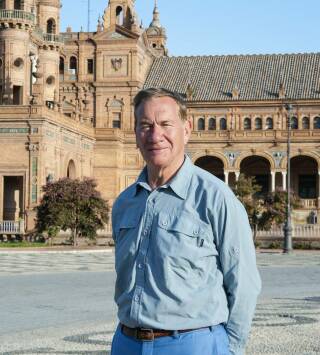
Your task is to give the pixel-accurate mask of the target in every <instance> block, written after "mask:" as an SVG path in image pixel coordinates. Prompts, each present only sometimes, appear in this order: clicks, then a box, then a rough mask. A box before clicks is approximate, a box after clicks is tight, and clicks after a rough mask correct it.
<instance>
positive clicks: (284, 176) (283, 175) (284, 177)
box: [281, 171, 287, 191]
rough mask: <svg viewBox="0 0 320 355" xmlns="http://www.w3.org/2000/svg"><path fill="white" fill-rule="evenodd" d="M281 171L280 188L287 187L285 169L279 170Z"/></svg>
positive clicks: (284, 188)
mask: <svg viewBox="0 0 320 355" xmlns="http://www.w3.org/2000/svg"><path fill="white" fill-rule="evenodd" d="M281 173H282V190H284V191H285V190H286V189H287V172H286V171H281Z"/></svg>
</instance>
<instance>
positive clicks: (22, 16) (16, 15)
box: [0, 10, 36, 23]
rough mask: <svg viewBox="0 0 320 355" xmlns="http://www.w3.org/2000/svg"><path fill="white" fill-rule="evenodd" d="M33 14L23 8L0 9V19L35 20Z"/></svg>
mask: <svg viewBox="0 0 320 355" xmlns="http://www.w3.org/2000/svg"><path fill="white" fill-rule="evenodd" d="M35 19H36V17H35V15H34V14H32V13H31V12H26V11H23V10H0V20H23V21H28V22H33V23H34V22H35Z"/></svg>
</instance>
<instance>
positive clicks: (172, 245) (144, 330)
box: [111, 88, 260, 355]
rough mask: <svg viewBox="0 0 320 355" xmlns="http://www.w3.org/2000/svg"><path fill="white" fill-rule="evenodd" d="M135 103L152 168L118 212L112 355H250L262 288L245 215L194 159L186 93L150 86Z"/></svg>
mask: <svg viewBox="0 0 320 355" xmlns="http://www.w3.org/2000/svg"><path fill="white" fill-rule="evenodd" d="M134 105H135V134H136V142H137V146H138V148H139V149H140V152H141V154H142V156H143V158H144V160H145V162H146V167H145V168H144V169H143V171H142V172H141V174H140V176H139V178H138V180H137V182H136V183H135V184H133V185H131V186H130V187H129V188H127V189H126V190H125V191H124V192H122V193H121V194H120V196H119V197H118V199H117V200H116V202H115V204H114V206H113V213H112V225H113V236H114V240H115V267H116V272H117V280H116V287H115V301H116V303H117V305H118V317H119V320H120V323H119V326H118V328H117V330H116V333H115V335H114V338H113V344H112V352H111V354H112V355H227V354H237V355H240V354H243V351H244V350H243V349H244V345H245V342H246V339H247V336H248V333H249V329H250V325H251V320H252V317H253V313H254V309H255V305H256V298H257V295H258V294H259V291H260V278H259V274H258V271H257V267H256V261H255V250H254V247H253V242H252V233H251V229H250V226H249V224H248V218H247V215H246V212H245V210H244V208H243V206H242V205H241V204H240V202H239V201H238V200H237V198H236V197H235V196H234V194H233V193H232V192H231V190H230V189H229V188H228V187H227V186H226V185H225V184H224V183H223V182H222V181H220V180H219V179H217V178H216V177H214V176H213V175H211V174H209V173H208V172H206V171H204V170H202V169H200V168H198V167H196V166H194V165H193V164H192V162H191V160H190V158H189V157H188V156H186V155H185V145H186V144H187V142H188V140H189V137H190V134H191V122H190V121H189V120H188V119H187V111H186V107H185V105H184V103H183V101H182V100H181V98H180V97H179V96H178V95H176V94H175V93H173V92H170V91H167V90H165V89H153V88H151V89H147V90H143V91H140V92H139V93H138V94H137V96H136V97H135V100H134Z"/></svg>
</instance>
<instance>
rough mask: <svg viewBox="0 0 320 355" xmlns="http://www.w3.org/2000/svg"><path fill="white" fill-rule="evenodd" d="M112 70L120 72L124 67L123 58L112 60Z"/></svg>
mask: <svg viewBox="0 0 320 355" xmlns="http://www.w3.org/2000/svg"><path fill="white" fill-rule="evenodd" d="M111 64H112V68H113V69H114V70H115V71H118V70H119V69H120V68H121V66H122V58H112V59H111Z"/></svg>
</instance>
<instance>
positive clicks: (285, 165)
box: [281, 152, 320, 170]
mask: <svg viewBox="0 0 320 355" xmlns="http://www.w3.org/2000/svg"><path fill="white" fill-rule="evenodd" d="M298 156H305V157H309V158H312V159H314V160H315V161H316V162H317V164H318V166H319V167H320V161H319V157H318V156H317V155H316V154H314V153H312V152H303V153H302V154H301V153H300V152H295V153H294V152H293V153H292V154H291V157H290V159H293V158H295V157H298ZM281 169H284V170H286V169H287V157H286V156H285V157H283V159H282V160H281Z"/></svg>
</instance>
